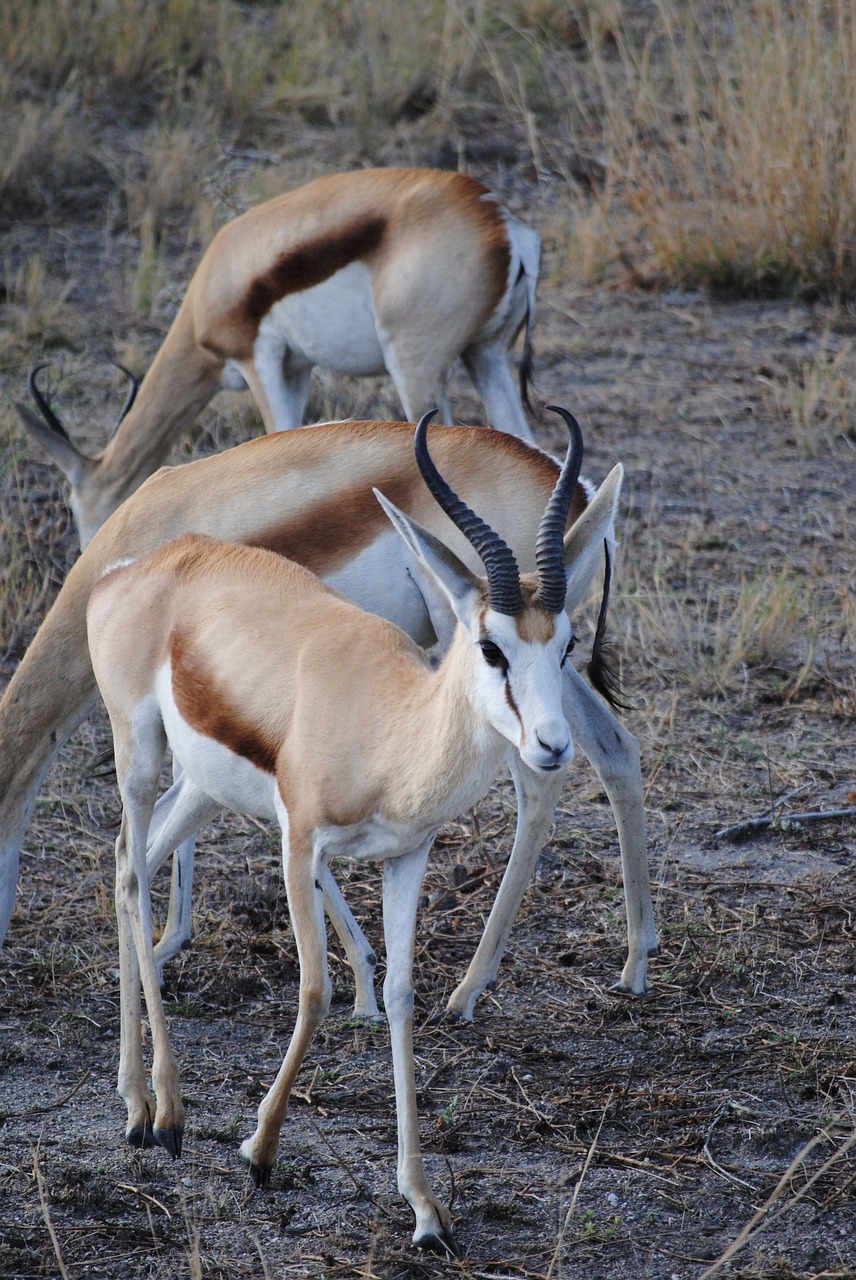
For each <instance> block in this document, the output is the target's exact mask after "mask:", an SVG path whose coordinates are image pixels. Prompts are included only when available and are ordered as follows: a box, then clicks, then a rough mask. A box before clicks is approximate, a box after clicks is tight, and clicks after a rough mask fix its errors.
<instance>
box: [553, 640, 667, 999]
mask: <svg viewBox="0 0 856 1280" xmlns="http://www.w3.org/2000/svg"><path fill="white" fill-rule="evenodd" d="M562 705H563V707H564V710H565V715H566V716H567V718H568V723H569V724H570V726H571V732H572V733H573V735H574V741H575V742H577V743H578V744H579V746H580V749H581V750H582V751H584V752H585V754H586V755H587V756H588V758H589V760H590V761H591V763H592V765H593V767H594V770H595V772H596V774H597V776H598V778H599V779H600V781H601V783H602V785H603V789H604V791H605V792H606V794H607V797H608V798H609V803H610V804H611V805H612V811H613V813H614V815H615V822H616V826H617V828H618V843H619V847H620V849H621V873H622V877H623V879H624V901H625V905H626V909H627V936H628V948H627V951H628V954H627V961H626V963H625V965H624V968H623V970H622V972H621V978H620V980H619V981H618V982H617V983H616V984H615V988H614V989H615V990H616V991H627V992H630V993H632V994H633V995H637V996H641V995H644V994H645V992H646V991H647V990H648V957H649V956H656V955H657V954H658V952H659V946H658V943H657V927H656V925H655V923H654V908H653V906H652V903H651V881H650V877H649V874H648V850H647V844H646V839H645V808H644V803H643V791H642V773H641V769H640V766H639V743H638V742H637V740H636V739H635V738H634V737H633V735H632V734H631V733H628V731H627V730H626V729H625V728H624V726H623V725H622V724H620V723H619V721H618V720H617V719H616V718H615V716H614V715H613V714H612V712H611V711H610V710H609V708H608V707H607V706H606V705H605V703H603V702H601V700H600V698H598V697H597V695H596V694H594V693H593V692H592V690H591V689H590V688H589V687H588V685H587V684H586V682H585V681H584V680H583V678H582V676H581V675H580V674H579V673H578V672H577V671H575V670H574V668H573V667H572V666H571V665H570V663H568V664H567V666H566V668H565V679H564V687H563V694H562Z"/></svg>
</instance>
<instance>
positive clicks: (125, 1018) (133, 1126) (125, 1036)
mask: <svg viewBox="0 0 856 1280" xmlns="http://www.w3.org/2000/svg"><path fill="white" fill-rule="evenodd" d="M127 834H128V824H127V821H126V819H125V816H124V814H123V816H122V829H121V831H120V833H119V838H118V840H117V841H116V878H115V886H114V888H115V897H116V926H117V930H118V937H119V1008H120V1011H121V1013H120V1027H121V1030H120V1036H119V1074H118V1078H117V1081H116V1090H117V1092H118V1094H119V1097H120V1098H121V1099H122V1100H123V1102H124V1103H125V1106H126V1108H127V1111H128V1123H127V1127H126V1129H125V1138H126V1140H127V1141H128V1142H129V1143H130V1145H131V1146H132V1147H153V1146H154V1145H155V1139H154V1123H155V1100H154V1097H153V1096H152V1094H151V1093H150V1091H149V1088H148V1086H147V1084H146V1073H145V1069H144V1067H143V1034H142V1014H143V1007H142V998H141V994H140V966H139V963H138V961H137V948H136V947H135V945H134V937H133V933H132V931H131V922H130V919H129V917H128V912H127V909H126V907H125V898H124V894H123V893H122V892H121V889H120V885H121V882H122V874H123V869H124V867H125V866H126V864H127V860H128V856H129V855H128V852H127V850H126V848H125V844H126V841H127Z"/></svg>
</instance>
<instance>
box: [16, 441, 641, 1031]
mask: <svg viewBox="0 0 856 1280" xmlns="http://www.w3.org/2000/svg"><path fill="white" fill-rule="evenodd" d="M412 431H413V428H412V426H409V425H408V424H406V423H385V422H345V423H332V424H321V425H319V426H314V427H311V428H308V429H306V430H300V431H292V432H286V433H284V434H277V435H271V436H263V437H260V438H259V439H256V440H250V441H247V442H246V443H245V444H242V445H238V446H236V447H235V448H233V449H230V450H226V451H225V452H223V453H221V454H217V455H214V456H213V457H210V458H204V459H201V460H199V461H197V462H191V463H188V464H186V465H184V466H180V467H172V468H164V469H162V470H161V471H160V472H158V474H157V475H155V476H152V477H151V478H150V479H149V480H148V481H147V482H146V483H145V484H144V485H143V486H142V488H140V489H139V490H138V491H137V492H136V493H135V494H133V495H132V496H131V497H130V498H129V499H128V501H127V502H126V503H124V504H123V506H122V507H121V508H120V509H119V510H118V511H117V512H115V514H114V515H113V516H112V517H111V518H110V519H109V520H108V522H107V523H106V524H105V526H104V527H103V528H102V529H101V530H100V532H99V533H98V534H97V536H96V537H95V538H94V539H93V541H92V543H91V544H90V546H89V547H88V548H87V549H86V551H84V552H83V554H82V555H81V556H80V558H79V559H78V561H77V562H76V564H75V565H74V566H73V567H72V569H71V571H70V573H69V575H68V577H67V579H66V581H65V583H64V584H63V587H62V589H61V591H60V592H59V595H58V596H57V599H56V601H55V602H54V605H53V607H52V608H51V610H50V612H49V613H48V615H47V617H46V618H45V620H44V622H43V623H42V625H41V627H40V628H39V630H38V632H37V634H36V636H35V637H34V639H33V641H32V643H31V645H30V646H29V648H28V650H27V652H26V654H25V655H24V658H23V659H22V661H21V663H20V665H19V667H18V669H17V671H16V672H15V674H14V675H13V677H12V679H11V681H10V683H9V685H8V687H7V689H6V690H5V693H4V695H3V698H2V701H0V942H2V939H3V938H4V937H5V933H6V929H7V926H8V924H9V919H10V917H11V914H12V910H13V907H14V903H15V894H16V886H17V872H18V859H19V852H20V849H21V845H22V843H23V841H24V838H25V835H26V831H27V826H28V824H29V821H30V817H31V815H32V812H33V808H34V805H35V800H36V795H37V793H38V790H39V787H40V785H41V782H42V779H43V778H44V777H45V775H46V773H47V772H48V769H49V768H50V765H51V762H52V761H53V759H54V758H55V756H56V755H57V753H58V752H59V751H60V749H61V748H62V747H63V746H64V744H65V743H66V742H67V741H68V739H69V738H70V736H71V734H72V733H73V732H74V730H75V729H76V728H77V726H78V724H80V722H81V721H82V720H83V719H84V718H85V717H86V716H87V715H88V714H89V712H90V711H91V710H92V708H93V707H94V705H95V702H96V700H97V696H98V690H97V686H96V684H95V678H94V675H93V672H92V664H91V661H90V657H89V650H88V648H87V643H86V624H85V614H86V606H87V602H88V600H89V595H90V592H91V591H92V588H93V586H94V584H95V583H96V581H97V580H98V579H99V578H100V577H101V575H102V574H103V573H104V571H105V570H106V569H107V567H108V566H110V565H112V564H116V563H117V562H119V561H122V560H125V559H137V558H139V557H140V556H142V555H144V554H145V553H146V552H147V551H150V550H152V549H153V548H155V547H157V546H159V545H161V544H162V543H164V542H166V541H168V540H169V539H171V538H174V537H176V536H178V535H180V534H182V533H185V532H188V531H194V532H198V533H206V534H209V535H211V536H213V537H219V538H223V539H226V540H228V541H233V542H241V543H246V544H249V545H254V546H260V547H265V548H267V549H269V550H273V551H277V552H280V553H282V554H283V555H287V556H288V557H289V558H291V559H293V560H297V561H299V562H300V563H302V564H304V565H306V566H307V567H308V568H309V569H311V570H312V571H313V572H314V573H317V574H318V575H319V577H321V578H323V579H324V580H325V581H326V582H327V583H328V584H329V585H331V586H333V587H334V588H336V589H338V590H340V591H341V592H343V593H344V594H345V595H347V596H348V597H350V598H351V599H352V600H354V601H355V602H356V603H357V604H358V605H360V607H361V608H363V609H366V610H368V611H369V612H372V613H376V614H378V615H380V616H381V617H385V618H387V619H388V620H389V621H392V622H394V623H396V624H397V625H398V626H400V627H401V628H402V629H403V630H405V631H406V632H407V633H408V634H409V635H410V636H411V637H412V639H413V640H414V641H416V643H417V644H420V645H422V646H428V645H431V644H433V643H434V641H435V639H436V638H437V632H438V631H441V632H442V629H443V627H444V625H445V623H444V619H443V617H442V614H441V612H440V611H439V610H438V608H437V607H436V602H434V601H433V600H432V598H431V595H430V593H429V592H428V591H427V589H426V588H425V586H424V584H423V579H422V576H421V574H420V570H419V564H418V561H416V560H415V559H414V557H413V556H412V555H411V554H409V552H408V549H407V547H406V546H405V544H404V543H403V542H402V541H401V539H400V538H398V537H396V535H395V534H394V532H393V530H392V528H391V527H390V525H389V522H388V520H387V519H386V517H385V516H384V514H383V512H382V511H381V508H380V506H379V505H378V503H377V502H376V501H375V499H374V497H373V495H372V487H373V486H376V487H377V488H379V489H380V490H381V491H382V492H383V493H385V494H387V495H388V496H389V497H390V498H391V499H392V500H393V501H394V502H395V503H396V505H397V506H398V507H400V508H402V509H403V510H404V511H406V512H407V514H408V515H410V516H411V517H412V518H413V519H416V520H418V521H419V523H420V524H422V525H423V526H424V527H425V528H426V529H428V530H429V531H430V532H431V533H433V534H435V536H437V537H440V538H442V539H443V540H444V541H445V542H447V543H449V544H450V545H451V546H452V548H453V550H454V551H455V553H456V554H457V555H458V556H459V558H460V559H462V560H463V561H464V562H465V563H468V564H469V565H470V567H471V568H472V569H476V568H478V562H477V560H476V558H475V557H474V553H473V551H472V548H471V547H470V546H469V544H468V543H467V542H466V540H465V539H463V538H462V537H461V535H460V534H459V533H458V531H457V530H456V529H455V528H454V526H452V525H451V524H450V523H449V521H448V519H447V518H446V517H445V516H444V515H443V513H442V511H441V510H440V508H439V507H438V505H437V504H436V503H435V502H433V501H430V500H427V499H426V493H427V491H426V490H425V486H424V484H423V483H422V481H421V478H420V476H419V472H418V470H417V468H416V465H415V462H414V458H413V449H412ZM429 435H430V440H431V449H432V453H433V455H434V457H435V458H436V459H437V462H438V465H439V466H440V468H441V470H442V472H443V474H444V475H445V476H446V478H447V479H448V480H449V483H450V484H451V485H452V487H453V488H454V489H455V491H456V492H458V493H459V494H461V496H462V497H463V499H464V500H465V501H467V502H468V503H469V505H470V506H471V507H473V508H474V509H476V510H478V511H479V512H480V513H483V516H484V518H485V519H486V520H487V521H488V522H489V523H490V525H491V526H492V527H493V528H494V529H495V530H496V531H497V533H498V534H499V535H500V536H501V537H502V538H503V539H504V541H505V542H506V543H507V544H508V545H509V546H510V547H511V549H512V551H513V552H514V554H515V556H516V557H517V560H518V563H519V564H520V565H521V567H522V568H523V569H524V570H529V569H531V568H532V567H533V563H534V562H533V559H532V548H533V546H534V540H535V536H536V533H537V529H538V523H539V520H540V517H541V513H542V512H543V510H544V506H545V504H546V502H547V500H548V498H549V495H550V493H551V492H552V489H553V486H554V485H555V483H556V476H557V473H558V468H557V465H556V463H555V462H554V461H553V460H552V459H551V458H550V457H549V456H548V455H547V454H545V453H543V452H542V451H541V450H540V449H537V448H535V447H533V446H531V445H527V444H525V443H524V442H523V441H521V440H518V439H517V438H516V437H515V436H512V435H507V434H504V433H502V432H497V431H491V430H486V429H474V428H472V427H440V426H432V427H431V429H430V432H429ZM592 492H593V491H592V487H591V486H590V485H589V484H587V483H584V482H580V483H578V485H577V488H576V492H575V494H574V496H573V500H572V503H571V516H570V518H571V519H577V518H578V517H579V516H580V515H581V514H582V512H583V511H584V510H585V508H586V506H587V505H588V503H589V501H590V498H591V496H592ZM606 543H607V558H608V562H609V561H611V557H612V544H613V534H612V531H611V529H610V530H609V532H608V533H607V537H606ZM596 551H597V554H595V552H596ZM599 558H600V549H599V548H597V549H596V548H594V547H593V546H592V547H590V548H589V553H588V555H587V557H586V558H585V559H584V560H580V561H579V562H578V564H577V568H576V572H575V579H574V581H575V584H578V585H580V586H581V584H583V582H584V581H585V588H586V591H587V590H588V589H589V587H590V585H591V582H592V581H593V578H594V575H595V573H596V572H597V568H598V564H599ZM586 567H587V570H588V576H587V577H586V574H585V573H584V572H583V569H584V568H586ZM578 604H579V599H578V598H577V597H576V596H570V595H569V597H568V600H567V608H568V609H569V611H573V609H575V608H576V607H577V606H578ZM598 637H599V632H598V635H596V637H595V644H594V648H593V652H592V662H591V663H590V664H589V672H590V675H591V678H592V679H593V681H594V682H595V683H598V684H600V685H601V686H602V681H599V679H598V672H599V670H600V665H599V655H600V649H599V645H598ZM606 692H607V693H608V689H607V690H606ZM563 699H564V706H565V714H566V717H567V719H568V721H569V723H570V725H571V728H572V732H573V737H574V740H575V742H576V744H577V746H578V747H579V748H580V750H582V751H583V752H584V753H585V755H586V756H587V757H588V758H589V760H590V761H591V763H592V765H593V766H594V768H595V771H596V772H597V775H598V777H599V778H600V780H601V783H602V785H603V787H604V790H605V791H606V794H607V796H608V797H609V800H610V803H611V804H612V808H613V811H614V814H615V817H616V822H617V827H618V838H619V845H620V848H621V858H622V872H623V879H624V892H625V900H626V906H627V926H628V935H629V937H628V941H629V948H628V955H627V960H626V963H625V965H624V968H623V970H622V973H621V978H620V981H619V983H618V987H619V989H621V990H624V991H628V992H633V993H636V994H641V993H643V992H644V991H645V990H646V988H647V970H648V956H649V955H653V954H655V953H656V947H657V937H656V930H655V927H654V916H653V910H652V906H651V894H650V887H649V880H648V865H647V855H646V843H645V818H644V808H643V799H642V778H641V773H640V767H639V747H638V743H637V741H636V739H635V738H634V737H633V736H632V735H631V734H630V733H629V732H628V731H627V730H626V729H625V728H624V727H623V725H621V723H620V722H619V721H618V720H617V719H616V717H615V716H614V715H613V714H612V713H611V712H610V710H609V708H608V707H607V706H606V705H605V704H604V702H602V701H601V699H600V698H598V697H597V696H596V695H595V694H594V693H593V692H592V690H591V689H590V688H589V686H588V684H587V683H586V681H585V680H584V679H583V678H582V676H581V675H580V674H579V673H578V672H577V671H576V670H575V669H574V667H573V666H572V664H571V663H567V664H566V666H565V669H564V676H563ZM509 763H510V766H511V771H512V775H513V779H514V784H515V787H516V790H517V797H518V806H517V807H518V817H517V832H516V835H515V839H514V845H513V848H512V852H511V857H510V859H509V863H508V867H507V869H506V872H505V876H504V877H503V880H502V883H501V885H500V888H499V892H498V894H497V898H496V902H495V904H494V907H493V910H492V911H491V914H490V917H489V919H488V922H487V926H486V929H485V932H484V935H483V937H482V939H481V941H480V943H479V946H478V949H477V951H476V953H475V956H474V958H473V961H472V963H471V964H470V966H469V968H468V970H467V973H466V975H465V976H464V978H463V980H462V981H461V983H460V985H459V986H458V987H457V988H456V990H455V991H454V992H453V993H452V996H451V998H450V1001H449V1007H450V1010H452V1011H454V1012H456V1013H458V1014H460V1016H462V1017H464V1018H467V1019H471V1018H472V1016H473V1009H474V1005H475V1002H476V1000H477V999H478V997H479V995H480V994H481V993H482V991H483V990H484V989H485V987H486V986H487V985H488V984H489V983H490V982H492V981H493V980H494V979H495V978H496V976H497V971H498V967H499V962H500V958H501V956H502V953H503V950H504V948H505V945H506V942H507V939H508V935H509V932H510V930H511V926H512V923H513V921H514V918H515V916H516V914H517V911H518V909H519V906H520V903H521V901H522V898H523V894H524V892H525V889H526V886H527V884H528V881H529V879H530V876H531V873H532V871H533V869H534V866H535V862H536V860H537V857H538V854H539V853H540V850H541V848H542V846H543V844H544V841H545V839H546V836H547V832H548V830H549V827H550V823H551V821H552V818H553V813H554V809H555V805H556V802H557V800H558V797H559V793H560V790H561V785H562V780H561V778H560V777H559V776H558V775H552V774H536V773H534V772H533V771H532V770H531V769H529V768H528V767H527V766H526V764H525V763H524V762H523V761H522V759H521V758H520V756H519V753H517V752H516V751H514V750H510V754H509ZM174 877H180V878H181V893H180V894H174V895H173V898H174V900H177V901H179V902H180V903H183V905H184V913H183V918H182V920H181V922H180V929H181V930H183V932H182V933H180V934H179V935H178V936H179V937H187V936H188V930H189V912H188V908H189V902H190V871H189V867H188V865H187V860H185V863H184V865H183V866H182V862H181V860H180V859H176V861H175V863H174ZM334 923H335V920H334ZM167 935H168V936H169V937H172V938H173V939H175V938H176V936H177V935H176V934H175V933H174V932H173V933H170V929H169V928H168V930H167ZM166 940H167V939H165V941H166ZM170 945H172V944H170ZM166 953H168V948H167V950H166ZM349 958H350V957H349Z"/></svg>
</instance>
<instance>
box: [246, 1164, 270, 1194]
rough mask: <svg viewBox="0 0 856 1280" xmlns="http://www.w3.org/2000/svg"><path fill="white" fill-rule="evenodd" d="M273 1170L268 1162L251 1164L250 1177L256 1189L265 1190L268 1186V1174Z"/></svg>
mask: <svg viewBox="0 0 856 1280" xmlns="http://www.w3.org/2000/svg"><path fill="white" fill-rule="evenodd" d="M272 1172H273V1170H272V1168H271V1166H270V1165H269V1164H266V1165H265V1164H251V1165H250V1177H251V1178H252V1180H253V1185H254V1186H255V1188H256V1189H257V1190H258V1191H267V1189H268V1187H269V1186H270V1175H271V1173H272Z"/></svg>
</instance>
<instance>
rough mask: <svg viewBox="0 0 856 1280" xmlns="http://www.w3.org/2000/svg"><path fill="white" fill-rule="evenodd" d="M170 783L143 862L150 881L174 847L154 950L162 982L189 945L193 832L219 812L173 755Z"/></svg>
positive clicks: (155, 815)
mask: <svg viewBox="0 0 856 1280" xmlns="http://www.w3.org/2000/svg"><path fill="white" fill-rule="evenodd" d="M173 778H174V779H175V781H174V783H173V785H172V786H171V787H170V789H169V791H167V792H166V794H165V795H162V796H161V797H160V799H159V800H158V802H157V804H156V805H155V811H154V813H153V814H152V821H151V826H150V828H149V837H148V848H147V850H146V865H147V867H148V872H149V880H151V878H152V876H154V873H155V871H156V870H157V868H158V867H159V866H160V865H161V863H162V862H163V861H164V860H165V859H166V858H167V857H168V856H169V854H170V853H172V851H173V850H175V856H174V857H173V860H172V879H171V881H170V889H169V909H168V911H167V917H166V924H165V926H164V930H163V933H162V934H161V938H160V941H159V942H158V944H157V945H156V947H155V949H154V957H155V964H156V965H157V968H158V978H159V980H160V983H161V985H163V967H164V965H165V964H166V962H167V961H168V960H171V959H172V957H173V956H174V955H176V954H177V952H179V951H180V950H181V949H182V947H187V946H189V945H190V915H191V906H192V902H193V863H194V854H195V845H196V840H195V832H196V831H198V829H199V828H200V827H201V826H204V824H205V823H206V822H210V820H211V819H212V818H214V817H216V815H217V814H218V813H219V812H220V808H221V806H220V805H219V804H217V802H216V800H212V799H211V797H210V796H207V795H206V794H205V793H204V792H203V791H200V790H199V788H198V787H197V786H196V785H195V784H194V783H193V782H191V781H190V779H189V778H188V777H187V774H185V773H183V772H182V768H181V765H180V763H179V761H178V760H177V759H175V757H173Z"/></svg>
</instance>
